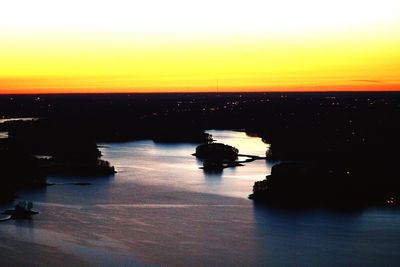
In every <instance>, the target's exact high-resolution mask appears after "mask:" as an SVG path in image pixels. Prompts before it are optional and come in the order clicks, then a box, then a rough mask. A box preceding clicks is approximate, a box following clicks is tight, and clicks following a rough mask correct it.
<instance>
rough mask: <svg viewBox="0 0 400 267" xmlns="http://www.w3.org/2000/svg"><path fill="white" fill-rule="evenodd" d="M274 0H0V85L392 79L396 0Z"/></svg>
mask: <svg viewBox="0 0 400 267" xmlns="http://www.w3.org/2000/svg"><path fill="white" fill-rule="evenodd" d="M276 2H277V3H272V2H271V3H268V1H261V0H247V1H242V0H238V1H227V0H221V1H218V2H215V1H211V0H205V1H202V2H201V3H200V2H198V1H191V0H186V1H183V0H165V1H161V0H150V1H145V2H143V1H141V2H135V1H127V0H114V1H109V0H103V1H101V0H97V1H93V0H87V1H83V2H82V1H78V0H70V1H50V0H37V1H16V2H15V1H14V2H13V1H8V2H6V3H4V4H2V5H3V6H2V16H0V33H1V34H0V93H88V92H93V93H95V92H178V91H179V92H203V91H212V92H215V91H217V90H218V91H219V92H224V91H241V92H246V91H336V90H352V91H355V90H357V91H358V90H374V91H379V90H399V89H400V3H398V1H394V0H381V1H376V0H370V1H368V0H364V1H361V0H347V1H345V0H336V1H317V0H300V1H294V0H293V1H292V0H281V1H276ZM321 2H323V3H321Z"/></svg>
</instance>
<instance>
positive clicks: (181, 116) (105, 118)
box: [0, 92, 400, 208]
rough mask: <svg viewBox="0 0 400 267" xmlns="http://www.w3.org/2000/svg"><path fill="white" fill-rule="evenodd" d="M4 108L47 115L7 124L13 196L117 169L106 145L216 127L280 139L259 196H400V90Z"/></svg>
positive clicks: (365, 199)
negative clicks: (59, 178)
mask: <svg viewBox="0 0 400 267" xmlns="http://www.w3.org/2000/svg"><path fill="white" fill-rule="evenodd" d="M0 107H1V108H0V116H1V117H0V119H3V120H4V119H7V118H18V117H19V118H38V119H37V120H32V121H18V120H17V121H16V120H10V121H5V122H3V123H0V132H3V133H7V135H3V136H4V137H7V138H2V139H0V148H1V149H0V156H1V161H0V162H1V165H2V166H1V169H2V170H3V173H7V174H8V175H7V176H4V177H7V178H3V181H2V183H3V185H5V186H4V187H2V188H5V189H2V192H1V193H0V194H1V195H2V196H4V197H11V196H12V190H13V188H15V187H19V186H24V185H31V184H45V182H44V181H45V180H44V178H43V177H45V176H46V175H47V174H50V173H52V174H70V173H75V174H76V173H77V174H79V173H80V174H90V175H97V174H104V173H107V174H112V173H113V171H114V170H113V167H112V165H113V163H112V162H110V163H108V162H104V161H102V160H101V154H100V152H99V150H98V148H97V145H96V144H97V143H99V142H121V141H129V140H140V139H152V140H154V141H155V142H191V143H197V144H201V143H204V142H206V141H207V138H208V137H207V135H206V134H205V133H204V130H206V129H245V131H246V132H247V133H249V134H252V135H257V136H260V137H262V138H263V139H264V140H265V141H266V142H268V143H269V144H271V148H270V150H269V152H268V153H267V154H266V156H267V160H274V161H276V162H279V163H278V164H276V165H275V166H274V167H273V169H272V174H271V175H270V176H268V177H267V179H266V180H265V181H260V182H258V183H256V184H255V186H254V188H253V192H252V188H249V194H251V196H250V197H251V198H252V199H254V201H262V202H266V203H269V204H270V205H280V206H302V207H303V206H306V207H309V206H322V207H339V208H353V207H363V206H367V205H372V204H380V205H397V204H398V200H399V197H400V180H399V179H398V175H397V172H398V171H397V168H396V166H397V161H398V151H400V139H399V138H398V137H399V136H400V126H399V124H398V118H400V93H399V92H324V93H321V92H319V93H315V92H314V93H283V92H280V93H218V94H217V93H199V94H193V93H176V94H64V95H63V94H54V95H1V96H0ZM10 155H12V156H10ZM35 155H44V156H47V157H50V158H37V157H35ZM21 165H22V166H26V168H19V167H17V166H21ZM22 170H23V171H22ZM21 177H23V179H22V180H21ZM16 181H18V182H16ZM32 181H35V182H34V183H32ZM38 181H39V182H38ZM40 181H42V182H40Z"/></svg>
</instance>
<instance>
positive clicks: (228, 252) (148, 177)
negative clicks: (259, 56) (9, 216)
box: [0, 131, 400, 266]
mask: <svg viewBox="0 0 400 267" xmlns="http://www.w3.org/2000/svg"><path fill="white" fill-rule="evenodd" d="M211 133H212V134H213V136H214V138H215V139H217V140H218V141H219V142H223V143H227V144H230V145H233V146H236V147H237V148H239V150H240V152H241V153H245V154H255V155H260V156H263V155H264V153H265V150H266V149H267V147H268V146H267V145H266V144H264V143H262V142H261V140H260V139H259V138H255V137H248V136H246V135H245V134H244V133H241V132H234V131H212V132H211ZM194 149H195V145H193V144H158V143H154V142H152V141H137V142H129V143H118V144H103V147H102V149H101V150H102V153H103V155H104V158H105V159H106V160H109V161H110V162H112V164H114V165H115V166H116V167H117V170H118V173H117V174H116V175H115V176H110V177H98V178H88V177H51V178H50V179H49V180H50V182H54V183H57V184H58V185H55V186H49V187H47V188H44V189H38V190H35V191H21V192H19V193H18V194H19V195H20V196H21V198H23V199H29V200H32V201H34V204H35V207H36V208H37V209H38V210H39V211H40V212H41V213H40V214H39V215H37V216H36V217H34V219H33V220H32V221H8V222H2V223H1V224H0V236H2V239H0V247H11V248H12V250H11V252H10V251H7V255H6V254H4V255H3V254H2V252H1V251H0V256H1V257H2V259H3V263H4V262H5V263H6V265H7V263H8V262H9V263H10V264H9V265H11V263H12V260H13V258H12V257H13V256H14V257H15V256H17V255H20V254H18V253H17V252H18V251H22V252H26V253H29V251H30V250H31V249H32V246H33V245H35V246H38V248H36V250H35V251H38V253H41V255H47V256H46V261H48V263H50V265H59V263H60V262H57V259H58V258H65V256H64V255H63V253H64V254H67V255H68V257H69V259H71V261H72V259H73V258H71V255H72V256H74V257H76V258H77V259H76V260H77V263H75V265H85V264H92V265H96V266H138V265H162V266H164V265H167V266H168V265H169V266H210V265H211V266H227V265H232V266H282V265H285V266H313V265H317V266H321V265H323V266H337V265H347V266H348V265H353V266H360V265H362V266H378V265H386V266H391V265H392V266H394V265H395V264H394V263H398V262H399V260H400V256H399V255H398V251H399V249H400V229H399V228H400V227H399V225H400V216H399V213H398V211H397V210H383V209H375V210H374V209H371V210H366V211H361V212H357V213H345V214H343V213H334V212H327V211H318V210H316V211H296V212H294V211H280V210H275V209H271V208H267V207H264V206H259V205H253V202H252V201H250V200H248V199H247V195H248V194H249V193H250V192H251V188H252V185H253V183H254V181H255V180H261V179H263V178H264V177H265V175H266V174H268V173H269V172H270V167H271V165H269V164H267V163H266V162H265V161H264V160H259V161H254V162H251V163H248V164H246V166H244V167H237V168H230V169H224V171H223V172H222V173H221V174H212V175H209V174H206V173H204V172H203V171H202V170H201V169H199V166H201V163H200V162H198V161H197V160H196V158H195V157H193V156H191V154H192V153H193V152H194ZM72 182H89V183H91V184H92V185H90V186H77V185H72V184H71V183H72ZM49 247H50V248H56V249H57V250H50V251H49ZM13 253H14V254H13ZM60 254H61V256H58V255H60ZM7 257H8V258H7ZM43 257H44V256H43ZM7 259H8V260H9V261H7ZM21 261H22V263H21V264H23V265H29V264H32V262H31V261H30V259H29V258H26V260H25V262H24V261H23V260H21ZM61 262H62V261H61ZM51 263H53V264H51ZM379 263H382V264H379ZM71 265H72V264H71Z"/></svg>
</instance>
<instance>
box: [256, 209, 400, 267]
mask: <svg viewBox="0 0 400 267" xmlns="http://www.w3.org/2000/svg"><path fill="white" fill-rule="evenodd" d="M381 216H383V217H386V220H387V221H385V220H382V217H381ZM399 219H400V217H399V214H398V213H397V214H393V213H391V212H388V211H385V210H382V209H379V210H373V209H372V210H371V209H370V210H364V211H358V212H334V211H327V210H282V209H274V208H271V207H268V206H266V205H262V204H254V223H255V228H256V229H255V230H256V235H257V237H258V238H257V240H258V246H259V249H260V251H263V257H261V258H260V260H261V261H262V262H263V264H267V265H268V266H282V265H285V266H297V265H307V266H395V265H396V264H397V263H398V262H399V260H400V256H399V254H398V251H399V249H400V241H399V239H398V237H400V229H399V228H398V225H397V226H395V225H394V224H395V223H396V222H399ZM299 263H301V264H299Z"/></svg>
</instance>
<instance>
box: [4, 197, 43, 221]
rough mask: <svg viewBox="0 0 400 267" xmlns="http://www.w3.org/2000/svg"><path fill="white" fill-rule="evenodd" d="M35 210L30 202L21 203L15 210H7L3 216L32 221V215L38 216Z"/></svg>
mask: <svg viewBox="0 0 400 267" xmlns="http://www.w3.org/2000/svg"><path fill="white" fill-rule="evenodd" d="M38 213H39V212H38V211H35V210H33V204H32V202H30V201H19V202H18V203H17V204H16V205H15V206H14V209H13V210H6V211H5V212H4V213H3V214H6V215H10V216H11V219H30V218H31V216H32V215H35V214H38Z"/></svg>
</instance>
